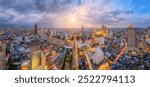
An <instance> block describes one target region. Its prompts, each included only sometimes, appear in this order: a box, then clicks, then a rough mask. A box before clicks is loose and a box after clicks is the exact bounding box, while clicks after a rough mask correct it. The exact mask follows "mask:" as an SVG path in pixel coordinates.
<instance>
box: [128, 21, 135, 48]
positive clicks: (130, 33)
mask: <svg viewBox="0 0 150 87" xmlns="http://www.w3.org/2000/svg"><path fill="white" fill-rule="evenodd" d="M127 36H128V37H127V38H128V40H127V41H128V49H129V50H135V49H136V48H137V41H136V29H135V28H133V25H131V24H130V25H129V27H128V31H127Z"/></svg>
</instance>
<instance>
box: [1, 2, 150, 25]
mask: <svg viewBox="0 0 150 87" xmlns="http://www.w3.org/2000/svg"><path fill="white" fill-rule="evenodd" d="M149 8H150V1H149V0H0V12H1V13H0V19H1V20H0V27H8V26H10V27H12V26H13V27H32V26H33V25H34V24H35V23H38V24H39V25H40V26H43V27H57V28H58V27H59V28H73V27H81V26H82V25H84V26H85V27H99V26H100V25H102V24H105V25H107V26H109V27H127V25H128V24H134V25H135V26H136V27H148V26H149V25H150V23H149V21H150V9H149ZM141 14H142V15H141Z"/></svg>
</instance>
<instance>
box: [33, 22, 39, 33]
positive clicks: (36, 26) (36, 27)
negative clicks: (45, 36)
mask: <svg viewBox="0 0 150 87" xmlns="http://www.w3.org/2000/svg"><path fill="white" fill-rule="evenodd" d="M37 33H38V25H37V24H35V26H34V34H37Z"/></svg>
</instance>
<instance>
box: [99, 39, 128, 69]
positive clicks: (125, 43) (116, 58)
mask: <svg viewBox="0 0 150 87" xmlns="http://www.w3.org/2000/svg"><path fill="white" fill-rule="evenodd" d="M124 45H125V46H124V48H122V50H121V51H120V53H119V54H118V55H117V56H116V57H115V60H114V61H113V62H112V64H114V63H115V62H117V61H118V59H119V58H120V57H121V55H122V54H123V53H124V52H125V50H126V48H127V42H126V40H125V39H124ZM108 69H110V65H109V63H108V62H107V63H104V64H102V65H100V66H99V68H98V70H108Z"/></svg>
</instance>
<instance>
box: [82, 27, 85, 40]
mask: <svg viewBox="0 0 150 87" xmlns="http://www.w3.org/2000/svg"><path fill="white" fill-rule="evenodd" d="M85 37H86V36H85V31H84V27H83V26H82V42H83V43H84V41H85Z"/></svg>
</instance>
